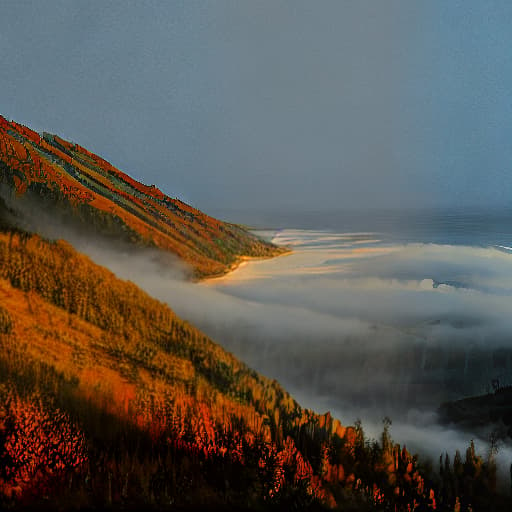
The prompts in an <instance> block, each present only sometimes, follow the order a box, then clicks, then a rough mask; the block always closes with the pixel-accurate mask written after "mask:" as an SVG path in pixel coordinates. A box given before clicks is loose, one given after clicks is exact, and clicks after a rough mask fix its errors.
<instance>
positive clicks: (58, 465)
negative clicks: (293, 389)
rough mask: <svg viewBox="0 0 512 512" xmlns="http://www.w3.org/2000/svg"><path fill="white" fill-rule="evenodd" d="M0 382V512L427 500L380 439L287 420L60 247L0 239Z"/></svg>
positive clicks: (246, 380)
mask: <svg viewBox="0 0 512 512" xmlns="http://www.w3.org/2000/svg"><path fill="white" fill-rule="evenodd" d="M0 381H1V382H0V462H1V464H0V497H1V498H0V503H2V504H3V505H4V506H14V507H16V506H25V505H27V504H35V505H37V506H38V507H43V506H44V504H45V503H46V504H47V505H48V506H49V508H50V509H52V508H55V507H57V506H58V507H61V508H64V509H68V508H69V509H72V508H75V507H86V508H87V507H89V508H90V507H94V506H96V507H105V506H110V505H112V506H114V507H116V506H118V507H120V506H136V505H137V504H139V505H144V506H146V507H147V506H150V505H152V506H154V507H157V508H163V509H169V510H172V509H173V507H178V506H179V507H185V508H187V507H192V506H201V505H205V504H208V507H213V506H215V505H217V506H219V507H222V509H226V507H227V508H229V507H238V508H240V507H241V508H244V509H254V510H258V509H267V508H272V507H277V509H280V510H284V509H287V510H290V509H292V508H293V507H295V508H299V509H307V508H315V507H320V508H332V507H341V508H342V509H343V510H350V509H352V510H365V509H370V508H374V507H381V506H389V507H392V508H391V509H392V510H393V509H395V506H396V510H407V507H408V506H409V505H410V504H411V503H414V500H416V502H417V503H423V504H424V506H425V507H427V506H432V504H433V503H434V501H435V499H434V493H433V491H431V490H430V487H431V486H432V485H434V484H435V482H431V481H430V480H429V479H428V478H427V480H425V476H422V474H421V472H420V471H419V470H418V467H417V463H416V459H415V458H413V457H411V455H410V454H409V453H408V452H407V451H406V450H405V449H401V448H400V447H399V446H398V445H394V444H393V443H392V442H391V440H390V438H389V435H388V434H387V431H385V432H384V434H383V437H382V440H381V443H380V444H379V443H377V442H373V443H370V442H369V441H367V440H366V439H365V438H364V435H363V431H362V428H361V426H360V425H356V426H355V427H348V428H345V427H343V426H341V425H340V423H339V422H338V421H336V420H333V419H332V418H331V417H330V415H329V414H326V415H317V414H315V413H313V412H311V411H308V410H304V409H302V408H301V407H300V406H299V405H298V404H297V403H296V402H295V401H294V400H293V399H292V398H291V397H290V396H289V394H288V393H286V392H285V391H284V390H283V389H282V388H281V387H280V386H279V384H278V383H277V382H275V381H271V380H269V379H266V378H265V377H262V376H260V375H258V374H257V373H256V372H254V371H252V370H251V369H249V368H248V367H247V366H245V365H244V364H243V363H241V362H239V361H238V360H236V359H235V358H234V357H233V356H232V355H231V354H229V353H227V352H226V351H224V350H223V349H222V348H221V347H220V346H219V345H217V344H215V343H214V342H213V341H211V340H210V339H208V338H207V337H205V336H204V335H203V334H202V333H201V332H199V331H198V330H197V329H195V328H194V327H192V326H191V325H189V324H188V323H186V322H184V321H182V320H181V319H180V318H178V317H177V316H176V315H175V314H174V313H173V312H172V311H171V310H170V309H169V308H168V307H167V306H165V305H164V304H162V303H160V302H158V301H156V300H154V299H152V298H151V297H149V296H148V295H147V294H145V293H144V292H142V291H141V290H139V289H138V288H137V287H136V286H135V285H133V284H131V283H130V282H124V281H121V280H119V279H117V278H116V277H115V276H114V275H113V274H111V273H110V272H109V271H108V270H106V269H104V268H102V267H99V266H97V265H95V264H94V263H92V262H91V261H90V260H89V259H88V258H87V257H85V256H83V255H81V254H79V253H77V252H76V251H74V249H73V248H72V247H71V246H70V245H69V244H68V243H66V242H62V241H58V242H49V241H46V240H44V239H42V238H40V237H39V236H36V235H30V234H26V233H23V232H13V231H5V230H4V231H3V232H0ZM45 497H46V498H47V499H45ZM452 498H453V499H454V496H452ZM48 500H49V501H48ZM450 506H451V505H450Z"/></svg>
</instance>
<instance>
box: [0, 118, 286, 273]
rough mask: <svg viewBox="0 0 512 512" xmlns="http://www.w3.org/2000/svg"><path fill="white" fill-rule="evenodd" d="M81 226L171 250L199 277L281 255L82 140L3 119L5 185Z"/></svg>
mask: <svg viewBox="0 0 512 512" xmlns="http://www.w3.org/2000/svg"><path fill="white" fill-rule="evenodd" d="M1 183H4V184H6V185H7V186H8V187H9V188H10V189H11V190H12V191H15V193H16V194H17V195H19V196H25V195H26V196H27V197H29V198H30V199H31V200H32V201H35V200H37V201H38V202H39V203H40V205H39V206H40V207H41V208H44V209H46V210H48V209H52V210H53V211H54V212H56V213H57V214H59V215H61V216H62V218H63V219H66V220H67V221H69V220H70V219H73V220H74V222H75V223H76V224H77V225H79V226H80V227H82V228H83V227H87V228H88V229H94V230H95V231H96V232H97V233H100V234H104V235H108V236H115V237H116V238H122V239H125V240H128V241H130V242H132V243H136V244H138V245H140V246H151V247H158V248H161V249H164V250H166V251H170V252H172V253H174V254H176V255H178V256H179V257H180V258H181V259H182V260H183V261H185V262H186V263H188V264H189V265H190V266H191V267H192V268H193V270H194V273H195V275H196V276H197V277H205V276H212V275H219V274H222V273H225V272H226V271H228V270H229V269H230V268H232V266H234V265H235V264H236V263H237V261H238V259H239V258H240V256H242V255H246V256H258V257H267V256H272V255H274V254H278V253H280V252H283V249H279V248H277V247H275V246H273V245H272V244H269V243H267V242H264V241H263V240H261V239H259V238H258V237H256V236H254V235H252V234H251V233H249V232H248V231H246V230H244V229H242V228H241V227H240V226H237V225H234V224H229V223H225V222H221V221H218V220H216V219H214V218H212V217H209V216H208V215H205V214H204V213H202V212H201V211H199V210H196V209H195V208H192V207H190V206H189V205H187V204H185V203H183V202H182V201H179V200H178V199H172V198H170V197H168V196H166V195H165V194H164V193H162V192H161V191H160V190H159V189H158V188H156V187H155V186H154V185H151V186H147V185H143V184H142V183H139V182H137V181H135V180H134V179H132V178H130V176H128V175H127V174H125V173H123V172H121V171H120V170H118V169H116V168H115V167H114V166H112V165H111V164H110V163H108V162H107V161H105V160H103V159H102V158H100V157H98V156H97V155H95V154H93V153H91V152H89V151H87V150H86V149H85V148H83V147H81V146H79V145H78V144H71V143H70V142H67V141H65V140H64V139H61V138H60V137H58V136H56V135H51V134H48V133H44V134H43V136H40V135H39V134H37V133H36V132H34V131H32V130H30V129H29V128H27V127H25V126H23V125H20V124H18V123H15V122H14V121H11V122H9V121H7V120H6V119H4V118H3V117H2V116H0V184H1Z"/></svg>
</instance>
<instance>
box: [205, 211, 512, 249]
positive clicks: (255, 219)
mask: <svg viewBox="0 0 512 512" xmlns="http://www.w3.org/2000/svg"><path fill="white" fill-rule="evenodd" d="M212 214H214V215H217V216H219V217H220V218H223V219H226V220H229V221H231V222H238V223H243V224H246V225H248V226H250V227H255V228H273V229H286V228H294V229H315V230H325V231H332V232H336V233H340V232H342V233H355V232H359V233H361V232H369V233H375V234H378V235H379V238H380V239H381V240H383V241H384V242H390V243H414V242H423V243H435V244H447V245H469V246H478V247H488V246H506V247H510V246H512V208H509V209H505V208H502V209H481V208H479V209H423V210H391V209H387V210H382V209H381V210H361V211H355V210H330V211H266V212H255V211H247V210H238V211H237V210H219V211H217V212H212Z"/></svg>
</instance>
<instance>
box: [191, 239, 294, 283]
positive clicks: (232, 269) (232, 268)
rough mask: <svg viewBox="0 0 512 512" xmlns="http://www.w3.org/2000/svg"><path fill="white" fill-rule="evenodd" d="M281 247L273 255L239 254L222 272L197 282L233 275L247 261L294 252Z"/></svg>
mask: <svg viewBox="0 0 512 512" xmlns="http://www.w3.org/2000/svg"><path fill="white" fill-rule="evenodd" d="M279 249H280V250H279V251H276V254H272V255H271V256H246V255H242V256H238V257H237V259H236V260H235V261H234V262H233V263H232V264H231V265H230V266H229V268H228V269H226V271H225V272H223V273H222V274H217V275H213V276H206V277H202V278H200V279H198V280H197V281H196V282H198V283H209V282H211V281H215V280H220V279H225V278H226V277H228V276H229V275H231V274H232V273H233V272H235V271H236V270H238V269H240V268H242V267H244V266H245V265H246V264H247V263H250V262H253V261H263V260H270V259H274V258H280V257H282V256H289V255H290V254H293V251H292V249H290V248H289V247H286V246H280V247H279Z"/></svg>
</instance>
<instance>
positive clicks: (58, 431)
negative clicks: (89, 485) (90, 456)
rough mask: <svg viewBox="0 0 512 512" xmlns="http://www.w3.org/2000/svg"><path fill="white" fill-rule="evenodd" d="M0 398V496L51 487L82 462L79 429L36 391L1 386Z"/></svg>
mask: <svg viewBox="0 0 512 512" xmlns="http://www.w3.org/2000/svg"><path fill="white" fill-rule="evenodd" d="M2 395H3V397H2V401H1V403H0V497H1V496H2V495H3V496H4V498H7V499H15V500H27V499H33V498H34V497H43V496H47V495H49V494H50V493H51V492H54V491H55V490H56V488H57V486H58V485H59V484H61V483H62V481H63V479H64V478H65V477H66V476H69V474H70V472H71V471H72V472H75V473H77V472H80V471H82V470H83V469H84V468H85V465H86V463H87V451H86V445H85V439H84V436H83V434H82V433H81V432H80V431H79V430H78V429H77V427H76V426H75V425H73V424H72V423H71V422H70V420H69V418H68V417H67V415H66V414H65V413H63V412H61V411H59V410H58V409H53V410H52V412H51V413H49V412H47V411H46V410H45V408H44V406H43V404H42V402H41V400H40V398H38V397H31V399H30V400H25V399H22V398H21V397H19V396H18V395H16V394H14V393H13V392H3V393H2Z"/></svg>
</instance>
